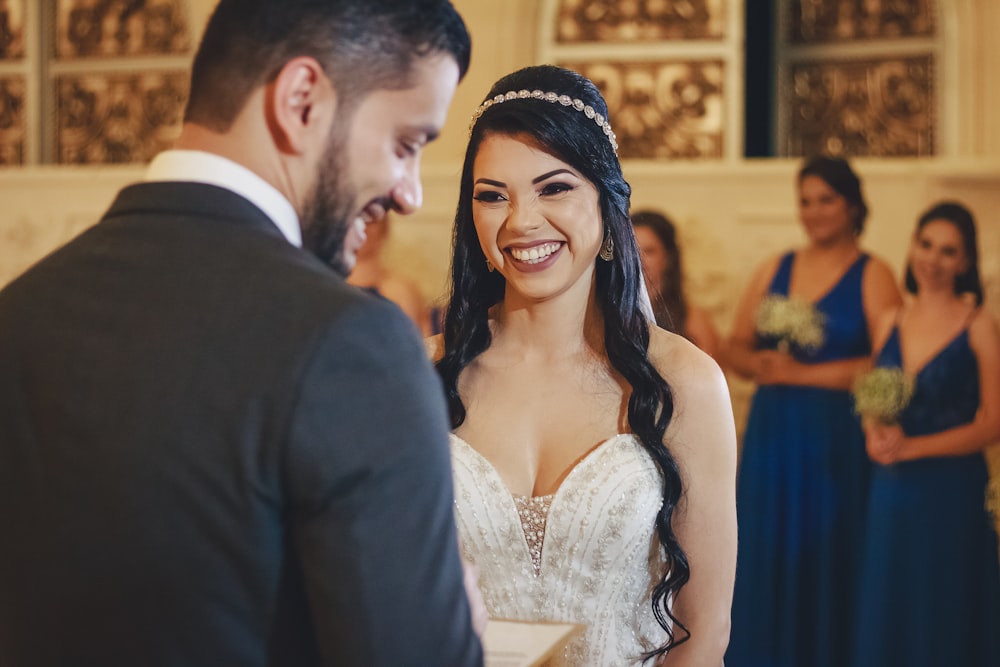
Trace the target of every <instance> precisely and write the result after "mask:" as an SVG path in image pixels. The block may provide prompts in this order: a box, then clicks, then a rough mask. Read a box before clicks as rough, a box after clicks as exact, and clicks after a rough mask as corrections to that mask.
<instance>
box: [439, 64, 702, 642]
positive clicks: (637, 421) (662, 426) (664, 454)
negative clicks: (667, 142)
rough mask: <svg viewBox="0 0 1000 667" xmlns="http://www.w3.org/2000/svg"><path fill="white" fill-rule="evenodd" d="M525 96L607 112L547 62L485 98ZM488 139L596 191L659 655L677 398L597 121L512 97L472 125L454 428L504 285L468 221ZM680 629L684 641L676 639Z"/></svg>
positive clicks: (680, 564) (671, 628) (458, 298)
mask: <svg viewBox="0 0 1000 667" xmlns="http://www.w3.org/2000/svg"><path fill="white" fill-rule="evenodd" d="M521 90H526V91H534V90H541V91H542V92H545V93H548V92H552V93H556V94H559V95H563V94H564V95H568V96H569V97H570V98H575V99H578V100H582V101H583V103H584V104H585V105H589V106H590V107H592V108H593V110H595V111H596V113H598V114H600V115H601V116H602V117H603V118H607V114H608V111H607V105H606V104H605V102H604V99H603V98H602V97H601V94H600V92H599V91H598V90H597V87H596V86H595V85H594V84H593V83H592V82H591V81H590V80H589V79H587V78H586V77H584V76H581V75H580V74H577V73H576V72H572V71H570V70H567V69H563V68H561V67H556V66H552V65H539V66H532V67H527V68H524V69H521V70H518V71H516V72H514V73H512V74H508V75H507V76H505V77H503V78H502V79H500V80H499V81H497V82H496V83H495V84H494V85H493V88H492V89H491V90H490V92H489V95H487V97H486V99H491V98H494V97H495V96H497V95H503V94H505V93H507V92H508V91H521ZM488 135H493V136H495V135H504V136H514V137H517V136H525V137H528V138H530V139H531V140H532V141H534V142H537V144H538V145H539V146H541V147H543V148H544V150H545V151H546V152H548V153H550V154H551V155H553V156H555V157H557V158H559V159H560V160H562V161H564V162H566V163H568V164H570V165H572V166H573V168H574V169H576V170H578V171H579V172H580V173H581V174H582V175H583V176H584V177H585V178H586V179H587V180H588V181H590V182H591V183H593V184H594V186H595V187H596V188H597V190H598V192H599V197H600V211H601V218H602V219H603V221H604V227H605V230H606V232H607V233H608V234H610V235H611V239H612V241H613V242H614V259H613V260H612V261H610V262H606V261H604V260H601V259H596V258H595V262H596V269H595V282H596V299H597V303H598V304H599V306H600V308H601V311H602V313H603V315H604V345H605V349H606V351H607V355H608V359H609V361H610V362H611V365H612V366H614V368H615V370H617V371H618V372H619V373H621V374H622V376H623V377H624V378H625V380H626V381H627V382H628V383H629V385H630V386H631V388H632V394H631V396H630V397H629V402H628V422H629V426H630V428H631V429H632V432H633V433H634V434H635V435H636V436H637V437H638V438H639V440H640V441H641V442H642V446H643V447H644V448H645V449H646V451H648V452H649V455H650V456H651V457H652V458H653V460H654V461H655V462H656V464H657V466H658V467H659V470H660V473H661V475H662V480H663V503H662V505H661V507H660V511H659V513H658V514H657V518H656V531H657V535H658V537H659V541H660V543H661V544H662V545H663V548H664V551H665V554H666V561H667V567H666V571H665V572H664V573H663V576H662V578H661V580H660V581H659V582H658V584H657V585H656V587H655V589H654V591H653V596H652V607H653V613H654V615H655V617H656V620H657V622H658V623H659V624H660V626H661V627H663V629H664V631H665V632H666V634H667V641H666V643H665V644H664V645H663V646H661V647H659V648H657V649H655V650H654V651H651V652H650V653H649V654H648V656H647V657H655V656H658V655H662V654H665V653H666V652H667V651H668V650H669V649H671V648H673V647H675V646H677V645H679V644H681V643H682V642H684V641H686V640H687V639H688V637H690V632H689V631H688V629H687V628H686V627H685V626H684V625H683V624H682V623H681V622H680V621H679V619H677V618H676V617H675V616H674V614H673V612H672V610H671V609H670V604H669V602H670V600H673V599H674V598H676V596H677V593H678V592H679V591H680V589H681V587H682V586H684V584H685V583H687V581H688V579H689V578H690V567H689V565H688V560H687V555H686V554H685V553H684V550H683V549H682V548H681V545H680V544H679V543H678V541H677V537H676V535H675V534H674V530H673V526H672V523H671V522H672V517H673V513H674V510H675V508H676V507H677V503H678V502H679V500H680V498H681V494H682V488H681V476H680V471H679V468H678V465H677V462H676V461H675V460H674V458H673V456H671V454H670V450H669V449H667V447H665V446H664V442H663V437H664V433H665V432H666V430H667V425H668V424H669V423H670V419H671V417H672V416H673V412H674V404H673V397H672V395H671V391H670V387H669V386H668V385H667V382H666V380H664V379H663V377H661V376H660V374H659V373H658V372H657V370H656V368H655V367H654V366H653V364H652V363H650V361H649V358H648V356H647V349H648V347H649V331H650V323H649V322H648V320H647V319H646V316H645V315H644V314H643V311H642V308H641V306H640V293H641V292H640V284H641V281H642V275H641V271H642V269H641V265H640V263H639V251H638V247H637V246H636V243H635V236H634V234H633V233H632V225H631V222H630V220H629V216H628V209H629V199H630V197H631V193H632V191H631V187H630V186H629V184H628V183H627V182H626V181H625V177H624V175H623V174H622V170H621V164H620V163H619V161H618V156H617V154H616V151H615V147H614V145H613V144H612V141H611V138H610V137H609V136H608V135H606V134H605V132H604V130H603V129H602V127H601V126H599V125H598V124H597V123H596V122H595V121H594V119H593V117H590V116H588V115H587V114H586V113H584V112H583V111H578V110H577V109H576V108H575V107H574V106H572V105H570V106H563V105H562V104H560V103H558V102H556V103H552V102H549V101H546V100H544V99H533V98H530V97H529V98H527V99H511V100H509V101H505V102H503V103H501V104H494V105H493V106H491V107H489V108H488V109H486V110H485V112H484V113H483V114H482V115H481V116H480V117H478V118H477V119H476V120H475V124H474V125H473V127H472V130H471V135H470V137H469V145H468V148H467V149H466V153H465V162H464V164H463V167H462V178H461V185H460V191H459V198H458V208H457V210H456V213H455V228H454V239H453V244H454V254H453V257H452V264H451V300H450V302H449V305H448V309H447V312H446V315H445V321H444V347H445V352H444V355H443V356H442V358H441V359H440V360H439V361H438V362H437V370H438V373H439V374H440V376H441V379H442V381H443V383H444V388H445V392H446V394H447V399H448V408H449V412H450V415H451V424H452V427H453V428H456V427H458V426H459V425H461V424H462V422H463V421H465V415H466V411H465V405H464V404H463V403H462V397H461V396H460V395H459V391H458V377H459V374H460V373H461V372H462V369H464V368H465V367H466V366H467V365H468V364H469V363H470V362H472V360H473V359H475V358H476V357H477V356H478V355H479V354H481V353H482V352H483V351H485V350H486V349H487V348H488V347H489V346H490V342H491V340H492V336H491V333H490V328H489V321H488V319H489V309H490V307H491V306H493V305H494V304H496V303H498V302H500V301H501V300H502V299H503V297H504V288H505V281H504V278H503V276H502V275H501V274H500V272H499V271H497V272H490V271H489V270H488V268H487V264H486V256H485V255H484V254H483V250H482V247H481V246H480V245H479V239H478V236H477V235H476V228H475V224H474V222H473V219H472V190H473V183H472V176H473V173H472V167H473V163H474V161H475V158H476V154H477V153H478V151H479V146H480V144H481V143H482V141H483V139H484V137H486V136H488ZM676 628H680V630H681V631H683V632H684V633H685V635H684V636H683V637H681V638H678V637H677V633H676Z"/></svg>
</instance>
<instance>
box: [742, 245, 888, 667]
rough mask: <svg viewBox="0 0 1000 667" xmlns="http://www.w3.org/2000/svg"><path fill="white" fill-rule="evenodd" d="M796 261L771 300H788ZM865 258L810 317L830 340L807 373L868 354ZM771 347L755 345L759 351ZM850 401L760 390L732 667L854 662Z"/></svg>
mask: <svg viewBox="0 0 1000 667" xmlns="http://www.w3.org/2000/svg"><path fill="white" fill-rule="evenodd" d="M793 261H794V254H792V253H789V254H787V255H785V256H784V257H783V258H782V260H781V262H780V264H779V267H778V270H777V272H776V273H775V276H774V278H773V280H772V282H771V286H770V289H769V292H770V293H771V294H778V295H787V294H788V285H789V279H790V277H791V270H792V264H793ZM867 261H868V257H867V255H862V256H861V257H859V258H858V260H857V261H856V262H855V263H854V264H853V265H852V266H851V267H850V268H849V269H848V270H847V271H846V272H845V273H844V275H843V277H842V278H841V279H840V281H839V282H838V283H837V284H836V285H835V286H834V287H833V288H832V289H831V290H830V291H829V292H828V293H827V294H826V295H824V296H823V297H822V298H821V299H820V300H819V301H817V302H816V303H815V307H816V308H817V309H818V310H819V311H821V312H822V313H823V314H824V315H825V316H826V325H825V328H824V329H825V341H824V344H823V346H822V347H821V348H820V349H819V350H816V351H813V352H811V353H810V352H806V351H795V350H793V354H794V355H795V357H796V358H797V359H798V360H799V361H801V362H804V363H820V362H827V361H834V360H838V359H848V358H854V357H863V356H868V355H870V354H871V343H870V340H869V336H868V326H867V320H866V319H865V314H864V308H863V301H862V292H861V282H862V276H863V274H864V268H865V265H866V264H867ZM775 345H776V341H773V340H759V341H758V348H767V347H770V348H773V347H775ZM853 410H854V408H853V403H852V399H851V396H850V394H849V392H847V391H837V390H831V389H820V388H816V387H797V386H783V385H769V386H761V387H758V389H757V391H756V393H755V394H754V397H753V402H752V404H751V407H750V415H749V418H748V421H747V427H746V432H745V434H744V438H743V450H742V455H741V461H740V470H739V478H738V481H737V493H736V499H737V510H738V513H739V557H738V560H737V566H736V590H735V594H734V599H733V614H732V619H733V625H732V635H731V639H730V645H729V650H728V652H727V654H726V665H727V667H843V666H844V665H848V664H849V662H848V659H849V657H850V636H851V632H852V630H853V623H852V620H853V616H854V609H855V597H856V596H855V595H854V591H855V590H856V588H855V584H856V581H857V577H858V568H859V563H860V556H861V535H862V534H863V528H862V522H863V520H864V511H865V501H866V496H867V489H868V480H869V475H870V471H871V464H870V462H869V461H868V457H867V454H866V453H865V447H864V433H863V431H862V430H861V426H860V423H859V422H858V420H857V419H856V418H855V416H854V412H853Z"/></svg>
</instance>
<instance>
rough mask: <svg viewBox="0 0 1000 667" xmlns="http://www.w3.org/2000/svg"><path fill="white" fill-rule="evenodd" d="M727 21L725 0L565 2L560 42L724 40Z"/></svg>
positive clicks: (559, 22) (558, 33) (560, 15)
mask: <svg viewBox="0 0 1000 667" xmlns="http://www.w3.org/2000/svg"><path fill="white" fill-rule="evenodd" d="M725 18H726V17H725V0H562V1H561V2H560V6H559V10H558V14H557V19H556V21H557V24H556V40H557V41H558V42H560V43H564V44H574V43H581V42H658V41H663V40H671V39H720V38H722V36H723V34H724V30H725V23H726V21H725Z"/></svg>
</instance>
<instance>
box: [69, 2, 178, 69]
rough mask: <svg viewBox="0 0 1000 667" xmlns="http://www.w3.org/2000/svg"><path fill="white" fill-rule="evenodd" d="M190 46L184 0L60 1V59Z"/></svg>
mask: <svg viewBox="0 0 1000 667" xmlns="http://www.w3.org/2000/svg"><path fill="white" fill-rule="evenodd" d="M187 50H188V37H187V29H186V27H185V19H184V10H183V8H182V7H181V5H180V2H179V0H59V2H58V4H57V11H56V39H55V52H56V57H57V58H77V57H94V56H103V57H123V56H140V55H168V54H179V53H185V52H187Z"/></svg>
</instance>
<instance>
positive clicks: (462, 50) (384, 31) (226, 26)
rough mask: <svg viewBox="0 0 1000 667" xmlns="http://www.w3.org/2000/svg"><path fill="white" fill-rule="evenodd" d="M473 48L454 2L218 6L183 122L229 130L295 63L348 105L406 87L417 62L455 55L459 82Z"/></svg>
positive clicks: (293, 1) (251, 0) (227, 2)
mask: <svg viewBox="0 0 1000 667" xmlns="http://www.w3.org/2000/svg"><path fill="white" fill-rule="evenodd" d="M471 48H472V47H471V40H470V38H469V33H468V31H467V30H466V27H465V23H464V22H463V21H462V17H461V16H459V14H458V12H457V11H456V10H455V8H454V7H453V6H452V4H451V3H450V2H449V1H448V0H220V2H219V4H218V5H217V6H216V8H215V11H214V12H213V13H212V16H211V18H210V19H209V21H208V25H207V26H206V28H205V32H204V35H203V36H202V40H201V44H200V45H199V47H198V51H197V53H196V54H195V57H194V63H193V64H192V66H191V91H190V95H189V97H188V103H187V108H186V110H185V112H184V120H185V122H194V123H199V124H201V125H205V126H206V127H209V128H211V129H213V130H215V131H219V132H224V131H225V130H227V129H228V128H229V127H230V125H231V124H232V123H233V121H234V120H235V119H236V116H237V115H238V114H239V112H240V111H241V110H242V109H243V107H244V106H245V105H246V102H247V100H248V99H249V97H250V94H251V93H252V92H253V91H254V90H255V89H256V88H258V87H259V86H262V85H264V84H266V83H267V82H269V81H273V80H274V78H275V77H276V76H277V75H278V73H279V72H280V71H281V68H282V67H284V66H285V64H286V63H287V62H288V61H289V60H291V59H293V58H296V57H299V56H309V57H312V58H315V59H316V61H317V62H319V63H320V65H321V66H322V67H323V70H324V72H325V73H326V76H327V77H329V79H330V80H331V81H332V82H333V84H334V86H336V87H337V89H338V90H341V91H350V93H351V98H350V99H347V100H346V101H345V102H346V106H347V107H348V108H349V107H350V105H351V104H352V103H353V102H354V101H356V100H357V99H361V98H363V97H364V96H365V94H366V93H368V92H371V91H373V90H390V89H400V88H405V87H406V86H407V85H408V81H409V80H410V77H411V74H412V68H413V63H414V61H415V60H416V59H418V58H421V57H424V56H428V55H431V54H435V53H442V54H447V55H450V56H451V57H452V58H454V59H455V62H456V63H457V64H458V67H459V77H460V78H461V77H464V76H465V73H466V72H467V71H468V68H469V57H470V53H471Z"/></svg>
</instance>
